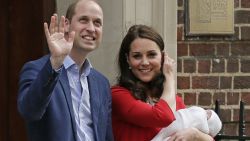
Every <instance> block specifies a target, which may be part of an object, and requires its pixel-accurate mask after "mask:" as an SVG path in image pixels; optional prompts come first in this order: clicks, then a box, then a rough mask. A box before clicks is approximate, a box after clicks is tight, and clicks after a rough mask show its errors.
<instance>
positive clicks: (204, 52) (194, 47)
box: [189, 44, 215, 56]
mask: <svg viewBox="0 0 250 141" xmlns="http://www.w3.org/2000/svg"><path fill="white" fill-rule="evenodd" d="M189 50H190V56H214V55H215V47H214V44H189Z"/></svg>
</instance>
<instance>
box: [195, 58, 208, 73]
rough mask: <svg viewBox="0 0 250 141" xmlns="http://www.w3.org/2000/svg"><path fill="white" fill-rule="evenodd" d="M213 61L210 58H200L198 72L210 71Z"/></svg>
mask: <svg viewBox="0 0 250 141" xmlns="http://www.w3.org/2000/svg"><path fill="white" fill-rule="evenodd" d="M210 66H211V61H210V60H199V61H198V73H209V72H210Z"/></svg>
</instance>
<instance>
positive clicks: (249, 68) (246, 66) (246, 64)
mask: <svg viewBox="0 0 250 141" xmlns="http://www.w3.org/2000/svg"><path fill="white" fill-rule="evenodd" d="M241 72H244V73H247V72H250V60H241Z"/></svg>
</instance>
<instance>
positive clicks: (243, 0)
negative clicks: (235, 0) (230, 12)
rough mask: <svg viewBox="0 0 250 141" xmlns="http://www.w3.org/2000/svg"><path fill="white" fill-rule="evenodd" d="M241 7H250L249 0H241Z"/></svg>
mask: <svg viewBox="0 0 250 141" xmlns="http://www.w3.org/2000/svg"><path fill="white" fill-rule="evenodd" d="M241 7H242V8H250V2H249V0H241Z"/></svg>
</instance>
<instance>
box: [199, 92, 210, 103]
mask: <svg viewBox="0 0 250 141" xmlns="http://www.w3.org/2000/svg"><path fill="white" fill-rule="evenodd" d="M198 105H202V106H210V105H212V95H211V94H210V93H205V92H202V93H200V94H199V95H198Z"/></svg>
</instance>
